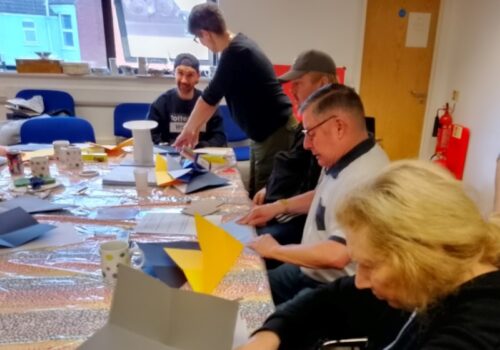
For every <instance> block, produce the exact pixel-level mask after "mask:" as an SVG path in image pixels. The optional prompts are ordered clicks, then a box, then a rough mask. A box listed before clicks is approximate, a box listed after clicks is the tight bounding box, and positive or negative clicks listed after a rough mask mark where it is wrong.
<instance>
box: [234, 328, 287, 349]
mask: <svg viewBox="0 0 500 350" xmlns="http://www.w3.org/2000/svg"><path fill="white" fill-rule="evenodd" d="M279 345H280V338H279V337H278V335H277V334H276V333H274V332H271V331H262V332H258V333H256V334H254V335H253V336H252V337H251V338H250V339H248V342H247V343H246V344H244V345H242V346H239V347H237V348H235V349H234V350H277V349H278V347H279Z"/></svg>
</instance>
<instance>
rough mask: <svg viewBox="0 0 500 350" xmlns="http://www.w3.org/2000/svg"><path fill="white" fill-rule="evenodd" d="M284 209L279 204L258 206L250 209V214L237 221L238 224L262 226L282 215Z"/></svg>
mask: <svg viewBox="0 0 500 350" xmlns="http://www.w3.org/2000/svg"><path fill="white" fill-rule="evenodd" d="M284 209H285V208H284V207H283V205H282V204H281V203H280V202H274V203H270V204H264V205H258V206H255V207H253V208H252V210H250V212H249V213H248V214H247V215H245V216H244V217H242V218H241V219H240V220H238V224H242V225H251V226H263V225H264V224H265V223H266V222H268V221H269V220H271V219H273V218H274V217H276V216H277V215H279V214H282V213H283V211H284Z"/></svg>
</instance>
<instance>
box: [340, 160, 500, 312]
mask: <svg viewBox="0 0 500 350" xmlns="http://www.w3.org/2000/svg"><path fill="white" fill-rule="evenodd" d="M336 215H337V219H338V221H339V222H340V224H341V225H342V226H343V227H344V228H345V229H346V230H347V231H348V232H349V233H350V234H362V235H364V237H363V238H364V239H366V240H367V241H366V242H367V243H368V247H369V249H370V254H375V255H376V256H379V257H380V256H382V257H384V263H387V264H389V266H390V270H391V271H392V276H391V283H392V285H393V286H394V288H398V289H399V291H400V292H401V293H402V295H403V296H405V298H404V299H405V301H404V305H402V306H403V308H406V309H415V308H416V309H420V310H424V309H426V308H427V307H428V306H429V305H432V304H433V303H435V302H436V301H438V300H439V299H440V298H442V297H444V296H446V295H449V294H451V293H453V291H454V290H456V288H457V287H458V286H459V285H460V284H462V283H463V279H464V276H467V274H468V273H469V272H471V266H474V264H475V263H477V262H480V263H485V264H492V265H495V266H497V267H498V266H499V265H500V226H499V222H498V218H496V219H495V218H493V217H492V219H491V220H490V222H488V221H486V220H485V219H484V218H483V217H482V216H481V213H480V212H479V210H478V209H477V207H476V205H475V204H474V202H473V201H472V200H471V199H470V198H469V197H468V196H467V195H466V194H465V192H464V190H463V188H462V184H461V183H460V182H459V181H458V180H456V179H454V178H453V177H452V175H451V174H450V173H449V172H448V171H447V170H445V169H443V168H441V167H440V166H437V165H435V164H433V163H430V162H425V161H418V160H405V161H399V162H395V163H393V164H391V165H390V166H389V167H387V168H386V169H385V171H383V172H382V173H381V174H380V175H379V176H378V177H376V178H375V179H374V180H373V181H371V182H369V183H368V184H366V185H365V186H362V187H360V188H359V189H357V190H356V191H355V192H353V193H352V194H351V195H350V196H349V197H348V198H347V199H346V201H344V202H343V203H342V204H341V205H340V206H339V207H338V208H337V212H336Z"/></svg>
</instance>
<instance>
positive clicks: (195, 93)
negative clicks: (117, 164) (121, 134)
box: [148, 53, 226, 148]
mask: <svg viewBox="0 0 500 350" xmlns="http://www.w3.org/2000/svg"><path fill="white" fill-rule="evenodd" d="M174 74H175V83H176V85H177V87H176V88H173V89H170V90H168V91H167V92H165V93H164V94H162V95H161V96H160V97H158V98H157V99H156V101H155V102H153V104H152V105H151V108H150V109H149V114H148V119H150V120H154V121H156V122H158V126H157V127H156V128H154V129H153V130H152V131H151V136H152V137H153V142H154V143H156V144H158V143H163V142H165V143H168V144H171V143H173V142H174V141H175V139H176V138H177V136H178V135H179V133H180V132H181V131H182V129H183V128H184V126H185V125H186V122H187V121H188V119H189V115H190V114H191V112H192V110H193V108H194V105H195V103H196V101H197V100H198V98H199V97H200V95H201V91H200V90H198V89H196V88H195V86H196V84H198V82H199V81H200V64H199V62H198V59H197V58H196V57H195V56H193V55H191V54H189V53H181V54H179V55H178V56H177V57H176V58H175V62H174ZM194 146H195V148H200V147H225V146H226V135H225V133H224V127H223V122H222V117H221V116H220V115H219V114H218V111H217V110H215V111H214V114H213V116H212V118H211V119H210V120H209V121H208V122H207V123H206V124H204V125H203V126H202V128H201V132H200V139H199V142H198V143H197V144H196V145H194Z"/></svg>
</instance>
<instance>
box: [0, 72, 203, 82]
mask: <svg viewBox="0 0 500 350" xmlns="http://www.w3.org/2000/svg"><path fill="white" fill-rule="evenodd" d="M0 76H8V77H14V76H15V77H19V78H29V79H36V78H40V79H46V78H54V79H88V80H137V79H140V80H144V79H147V80H158V81H161V80H165V79H173V78H174V76H173V75H164V76H160V77H158V76H152V75H148V76H145V75H97V74H85V75H71V74H64V73H18V72H16V71H8V70H7V71H3V72H0ZM201 79H206V78H201Z"/></svg>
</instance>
